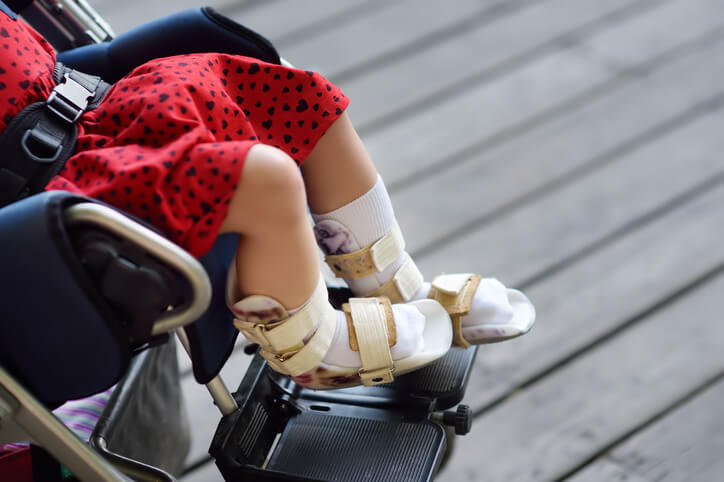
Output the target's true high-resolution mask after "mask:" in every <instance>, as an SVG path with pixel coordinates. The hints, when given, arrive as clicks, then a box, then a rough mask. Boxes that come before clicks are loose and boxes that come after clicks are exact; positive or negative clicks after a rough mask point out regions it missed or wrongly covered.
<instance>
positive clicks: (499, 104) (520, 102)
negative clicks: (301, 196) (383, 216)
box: [365, 4, 721, 187]
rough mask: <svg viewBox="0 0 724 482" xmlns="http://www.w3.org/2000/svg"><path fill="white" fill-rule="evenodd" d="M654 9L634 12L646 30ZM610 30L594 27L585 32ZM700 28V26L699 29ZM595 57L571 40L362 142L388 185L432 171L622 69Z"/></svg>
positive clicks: (591, 92) (559, 108)
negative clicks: (613, 69)
mask: <svg viewBox="0 0 724 482" xmlns="http://www.w3.org/2000/svg"><path fill="white" fill-rule="evenodd" d="M657 5H658V4H657ZM662 5H664V6H665V5H666V4H662ZM660 8H662V7H659V8H655V9H652V10H648V11H646V12H644V13H641V15H645V16H646V17H647V18H649V21H648V23H647V25H649V28H652V29H654V28H659V29H660V28H664V27H662V26H661V25H660V24H659V22H657V15H656V13H657V12H658V11H659V9H660ZM718 18H721V16H718ZM665 28H667V29H668V30H671V35H672V36H674V37H680V36H681V37H683V38H688V37H689V34H688V33H687V34H686V35H684V34H681V33H678V32H677V30H678V29H670V28H669V27H668V26H665ZM615 29H616V28H615V27H613V28H610V29H605V30H603V31H598V32H596V33H595V34H594V35H593V36H592V37H591V38H594V37H598V36H601V35H605V34H606V31H607V30H615ZM702 31H706V28H704V27H703V30H699V33H701V32H702ZM583 40H584V39H581V38H579V40H578V41H579V42H582V41H583ZM598 62H599V61H598V58H597V57H596V56H592V55H587V54H586V50H585V47H584V46H580V47H578V46H577V44H576V43H575V42H574V43H572V44H569V48H567V49H565V48H564V49H562V50H559V51H556V52H554V53H551V54H550V55H547V56H545V57H542V58H537V59H536V60H534V61H532V62H530V63H527V64H524V65H522V66H519V67H518V68H516V69H514V70H513V71H511V72H509V73H507V75H505V76H502V77H500V78H495V79H493V80H492V81H491V82H488V83H484V84H482V85H479V86H476V87H474V88H472V89H464V90H461V91H460V92H459V93H458V94H457V95H455V96H453V97H451V98H448V99H445V100H443V101H440V102H436V103H434V105H430V106H429V107H428V106H424V108H421V109H420V110H419V111H416V112H415V115H414V116H412V117H410V118H407V119H406V120H405V121H404V122H399V123H396V124H394V125H392V126H387V127H385V129H384V131H383V132H374V133H372V134H371V135H368V136H365V141H366V145H367V148H368V150H369V151H370V153H371V154H372V157H373V159H376V160H377V163H378V166H379V168H380V171H381V172H382V173H383V175H384V177H385V179H386V182H387V183H388V184H389V185H392V186H393V187H394V185H396V184H398V183H400V182H403V181H404V180H405V178H408V177H411V176H415V175H417V174H418V173H420V172H424V175H425V176H428V177H432V176H435V175H437V173H439V172H440V171H441V170H443V169H444V167H445V166H446V165H447V164H448V163H450V162H459V157H460V156H462V157H466V156H470V155H471V154H472V155H474V154H475V153H476V152H479V151H481V150H483V149H484V148H485V147H486V145H489V144H491V143H494V142H498V139H499V138H510V137H513V136H514V135H516V134H518V133H520V132H521V131H522V130H523V129H528V128H530V127H531V123H533V125H535V123H541V122H544V121H547V120H548V119H550V118H551V117H552V116H554V115H559V114H560V113H561V112H565V110H566V109H567V108H569V106H570V107H573V106H575V105H577V104H580V103H582V102H585V101H586V100H587V99H589V98H590V97H592V96H595V95H596V94H597V93H600V92H602V91H605V90H607V88H612V86H615V83H612V81H611V79H612V78H616V79H621V78H622V77H623V76H625V75H627V74H619V75H618V76H614V74H612V73H611V71H610V70H607V69H604V68H603V67H602V65H607V64H605V63H601V64H599V63H598ZM607 67H610V66H607ZM571 104H573V105H571Z"/></svg>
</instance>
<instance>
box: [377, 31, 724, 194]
mask: <svg viewBox="0 0 724 482" xmlns="http://www.w3.org/2000/svg"><path fill="white" fill-rule="evenodd" d="M722 32H724V26H718V27H716V28H714V29H712V30H709V31H707V32H705V33H704V34H701V35H699V36H697V37H695V38H694V39H692V40H690V41H687V42H685V43H683V44H680V45H677V46H675V47H673V48H671V49H668V50H666V51H664V52H662V53H661V54H659V55H656V56H654V57H652V58H649V59H648V60H646V61H644V62H642V63H640V64H637V65H636V66H635V67H631V68H630V69H627V70H626V71H621V72H619V73H617V74H615V75H614V76H613V77H611V78H609V79H607V80H605V81H603V82H601V83H599V84H596V85H594V86H593V87H590V88H588V89H586V90H584V91H582V92H581V93H579V94H576V95H574V96H572V97H569V98H567V99H565V100H563V101H562V102H559V103H558V104H554V105H552V106H551V107H548V108H547V109H544V110H542V111H541V112H538V113H537V114H534V115H532V116H531V117H528V118H526V119H524V120H523V121H521V122H519V123H517V124H513V125H511V126H510V127H508V128H505V129H503V130H501V131H499V132H497V133H494V134H492V135H489V136H487V137H484V138H482V139H479V140H477V141H474V142H473V143H472V144H468V145H467V146H465V147H463V148H461V149H458V150H456V151H453V152H450V153H449V154H447V155H445V156H443V157H442V158H440V159H438V160H436V161H432V162H431V163H430V164H429V165H428V166H426V167H423V168H421V169H419V170H417V171H415V172H414V173H412V174H410V175H408V176H407V177H405V178H402V179H399V180H397V181H392V182H390V183H388V184H387V190H388V191H389V192H390V194H397V193H399V192H401V191H404V190H406V189H409V188H411V187H413V186H415V185H418V184H420V183H422V182H423V181H426V180H428V179H430V178H431V177H433V176H436V175H437V174H438V173H439V172H440V169H441V166H445V168H449V167H453V166H458V165H461V164H464V163H466V162H468V161H470V159H471V158H472V157H473V156H475V155H479V154H480V153H481V152H483V151H486V150H488V149H490V148H492V147H494V146H497V145H499V144H502V143H503V142H506V141H509V140H511V139H513V138H515V137H517V136H518V135H520V134H521V133H523V132H525V131H527V130H530V129H533V128H535V127H537V126H539V125H542V124H545V123H546V122H549V121H550V120H552V119H555V118H557V117H559V116H560V115H562V114H564V113H566V112H567V111H569V110H573V109H577V108H579V107H581V106H584V105H586V104H587V103H589V102H591V101H593V100H595V99H597V98H599V97H601V96H603V95H604V94H607V93H609V92H611V91H613V90H615V89H616V88H618V87H619V86H620V85H621V84H622V83H624V82H626V81H628V80H629V79H630V78H631V73H630V72H629V70H636V69H641V68H645V69H651V68H655V67H658V66H660V65H664V64H666V63H669V62H671V61H674V60H676V59H677V58H679V57H682V56H684V55H686V54H687V53H691V52H693V51H695V50H697V49H698V48H701V47H702V46H704V45H705V44H706V43H708V42H711V41H712V40H715V39H716V38H718V37H719V36H720V35H721V34H722Z"/></svg>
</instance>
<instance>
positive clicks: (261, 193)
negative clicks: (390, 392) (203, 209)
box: [221, 145, 450, 388]
mask: <svg viewBox="0 0 724 482" xmlns="http://www.w3.org/2000/svg"><path fill="white" fill-rule="evenodd" d="M221 229H222V231H227V232H238V233H241V239H240V242H239V246H238V250H237V254H236V268H237V269H236V271H234V272H232V273H233V274H235V275H236V276H234V277H232V282H231V283H230V293H229V305H230V307H231V309H232V312H233V313H234V315H235V317H236V321H235V325H236V326H237V328H239V329H240V330H241V331H242V332H243V333H244V334H245V335H246V336H247V338H249V339H250V340H252V341H255V342H258V343H260V344H261V345H262V347H263V348H264V351H263V352H262V354H263V355H264V356H265V358H267V360H268V361H269V362H270V364H271V366H272V367H273V368H275V369H276V370H278V371H280V372H282V373H285V374H289V375H292V376H295V377H296V378H295V379H296V380H297V381H298V382H300V383H302V384H304V385H306V386H311V387H316V388H333V387H339V386H346V385H355V384H359V383H360V376H359V375H358V371H359V369H360V368H364V365H366V366H368V367H369V366H373V367H375V369H376V368H378V366H377V365H375V363H377V362H378V361H379V359H380V358H379V357H378V355H380V354H378V353H375V351H376V350H377V349H378V348H379V347H380V346H379V345H380V344H379V343H376V340H377V338H375V336H380V335H381V336H382V338H384V340H383V343H384V346H383V348H384V350H383V353H381V355H382V358H384V357H385V356H386V357H387V358H388V362H389V364H390V366H389V367H388V371H389V369H391V367H392V364H393V362H394V367H395V371H397V372H404V371H409V370H411V369H414V368H417V367H419V366H422V365H423V364H425V363H429V362H431V361H433V360H434V359H437V358H439V357H440V356H442V355H443V354H444V353H445V352H446V351H447V349H448V348H449V346H450V330H449V328H448V327H447V324H449V321H448V319H447V315H446V314H445V312H444V310H442V309H440V308H439V307H438V306H435V304H434V303H427V304H420V305H419V306H420V307H421V309H422V310H423V312H425V314H423V312H421V311H419V310H418V309H417V308H415V307H414V306H407V305H399V306H395V307H389V312H388V311H385V310H386V308H385V307H384V306H382V305H377V304H375V306H374V307H373V308H372V311H373V313H372V315H373V316H372V317H373V318H374V317H375V316H376V315H375V313H378V314H379V318H380V319H379V320H377V321H378V322H379V323H387V321H389V322H394V324H395V327H392V329H391V330H387V329H383V330H380V331H377V332H376V333H372V334H371V338H367V340H372V341H373V343H368V344H367V345H366V347H371V350H372V355H371V356H370V357H369V358H367V359H365V356H366V355H365V353H367V354H368V355H369V353H370V352H369V351H368V352H365V351H364V350H362V349H361V348H359V346H361V345H362V344H363V343H364V340H365V336H367V335H365V334H364V333H360V331H359V329H356V328H355V329H356V336H357V339H358V340H357V341H359V343H358V345H359V346H358V347H357V349H353V343H352V342H351V336H350V330H352V331H354V329H352V328H350V326H354V327H357V325H356V324H355V323H356V322H358V321H360V320H359V319H357V320H356V321H354V318H355V313H354V311H353V313H352V314H351V315H350V316H347V315H345V313H343V312H342V311H335V310H334V309H332V307H331V305H329V302H328V301H327V293H326V287H324V284H323V283H321V284H320V271H319V266H318V250H317V246H316V243H315V240H314V235H313V232H312V228H311V226H310V225H309V220H308V216H307V210H306V199H305V191H304V185H303V181H302V177H301V174H300V172H299V169H298V168H297V167H296V164H295V163H294V161H292V159H291V158H290V157H289V156H287V155H286V154H285V153H283V152H282V151H280V150H278V149H275V148H273V147H269V146H264V145H256V146H254V147H252V148H251V149H250V151H249V153H248V155H247V158H246V160H245V163H244V169H243V172H242V176H241V180H240V182H239V185H238V186H237V189H236V191H235V193H234V196H233V197H232V200H231V205H230V207H229V211H228V214H227V216H226V219H225V221H224V223H223V225H222V228H221ZM428 301H429V300H428ZM416 306H417V305H416ZM364 309H366V308H364ZM375 310H377V311H375ZM425 310H427V311H425ZM368 314H369V311H368V312H366V313H362V315H363V318H364V320H365V326H363V327H362V329H364V328H365V327H366V326H368V325H367V324H366V323H367V320H368V317H367V315H368ZM348 318H349V321H350V323H351V325H349V326H348ZM383 318H384V319H383ZM387 318H389V320H387ZM432 318H435V320H436V322H437V323H432V322H431V321H432V320H431V319H432ZM372 321H375V320H372ZM435 324H437V328H438V334H437V338H438V340H436V344H434V343H433V344H432V345H430V343H423V339H422V336H423V334H422V331H423V330H424V329H425V328H426V327H427V326H431V325H435ZM386 327H389V325H386ZM433 327H434V326H433ZM383 328H384V327H383ZM445 329H447V333H448V337H447V341H445V336H444V333H445ZM390 333H393V334H394V341H395V342H394V343H392V342H391V340H393V338H392V337H390V338H388V335H389V334H390ZM440 333H443V336H440ZM423 345H430V346H425V349H423V348H422V347H423ZM388 346H390V348H389V349H388V348H387V347H388ZM363 360H366V361H365V364H363ZM368 371H371V372H374V371H375V370H368ZM383 371H384V370H383ZM377 378H379V380H377ZM365 381H366V382H369V383H381V382H382V381H388V380H387V379H386V378H385V377H378V376H376V375H375V376H369V377H368V379H366V380H365Z"/></svg>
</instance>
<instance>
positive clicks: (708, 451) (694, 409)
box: [568, 381, 724, 482]
mask: <svg viewBox="0 0 724 482" xmlns="http://www.w3.org/2000/svg"><path fill="white" fill-rule="evenodd" d="M722 405H724V382H721V381H720V382H719V383H716V384H715V385H714V386H713V387H710V388H709V389H708V390H706V391H705V392H704V393H702V394H700V395H698V396H696V397H695V398H693V399H692V400H690V401H689V402H688V403H686V404H685V405H684V406H682V407H680V408H678V409H677V410H675V411H673V412H672V413H670V414H668V415H667V416H666V417H664V418H663V419H662V420H659V421H657V422H656V423H654V424H653V425H651V426H649V427H647V428H646V429H645V430H643V431H641V432H638V433H636V434H635V435H634V436H632V437H631V438H630V439H629V440H627V441H625V442H624V443H622V444H620V445H618V446H616V447H615V448H614V449H613V450H611V451H610V452H609V453H608V454H607V455H606V456H605V458H601V459H598V460H596V461H595V462H594V463H592V464H591V465H589V466H588V467H586V468H585V469H583V470H582V471H581V472H580V473H578V474H576V475H575V476H574V477H571V478H570V479H568V480H571V481H572V482H573V481H575V482H586V481H588V482H593V481H597V480H611V479H608V478H606V479H603V478H600V477H599V476H598V474H602V473H604V470H606V469H605V467H606V466H610V465H613V464H614V463H615V467H616V468H617V469H618V470H619V471H620V472H621V473H622V474H625V475H626V476H627V477H631V478H632V479H636V478H638V479H639V480H664V479H668V480H719V479H720V478H721V474H723V473H724V459H722V457H721V454H722V453H724V420H723V419H722V417H720V416H718V415H717V414H719V413H720V412H721V407H722ZM627 480H631V479H627Z"/></svg>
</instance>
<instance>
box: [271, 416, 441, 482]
mask: <svg viewBox="0 0 724 482" xmlns="http://www.w3.org/2000/svg"><path fill="white" fill-rule="evenodd" d="M332 410H333V409H332ZM444 439H445V434H444V431H443V429H442V427H441V426H440V425H438V424H436V423H432V422H429V421H425V422H417V423H411V422H404V421H401V420H395V421H391V420H375V419H371V418H363V417H360V416H357V417H345V416H336V415H329V414H325V413H315V412H313V411H310V412H304V413H301V414H299V415H298V416H296V417H294V418H292V419H291V420H290V421H289V424H288V425H287V427H286V430H285V431H284V433H283V434H282V436H281V438H280V439H279V443H278V445H277V447H276V450H275V451H274V454H273V456H272V458H271V460H270V461H269V464H268V468H269V469H270V470H275V471H280V472H286V473H290V474H295V475H298V476H301V477H308V478H310V479H314V480H325V481H326V480H396V481H420V480H430V479H431V478H432V476H433V474H434V471H435V468H436V466H435V465H436V464H435V462H436V461H437V460H438V458H439V455H440V453H441V452H442V449H443V447H444Z"/></svg>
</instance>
